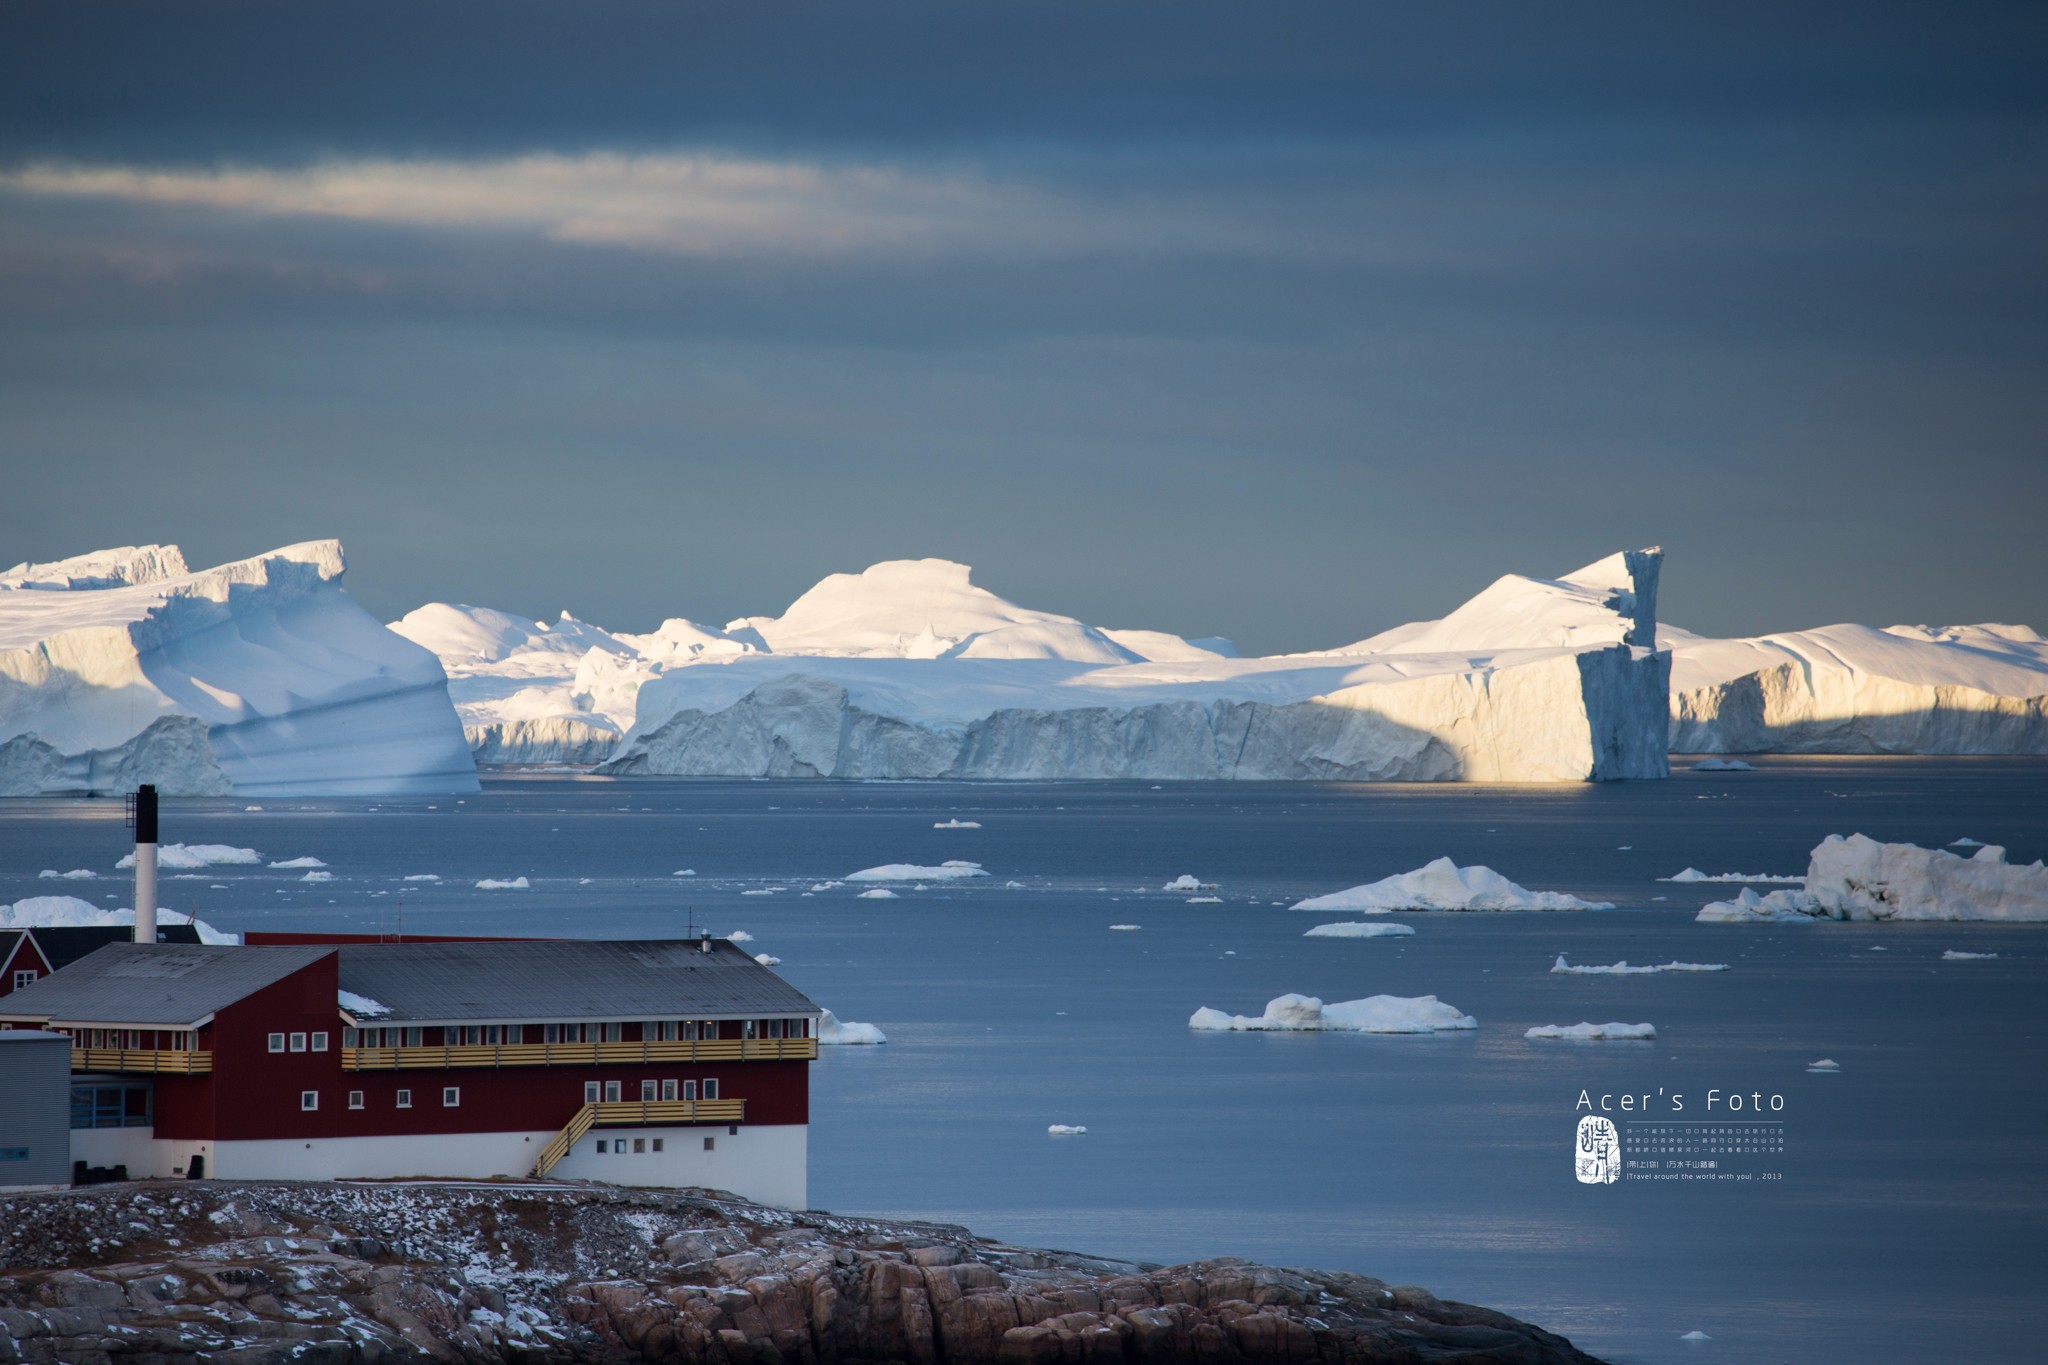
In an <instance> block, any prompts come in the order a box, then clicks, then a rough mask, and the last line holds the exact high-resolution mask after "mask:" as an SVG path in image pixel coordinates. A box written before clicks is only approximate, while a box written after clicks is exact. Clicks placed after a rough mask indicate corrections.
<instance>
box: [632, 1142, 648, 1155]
mask: <svg viewBox="0 0 2048 1365" xmlns="http://www.w3.org/2000/svg"><path fill="white" fill-rule="evenodd" d="M646 1153H647V1139H646V1138H634V1139H633V1155H634V1156H644V1155H646Z"/></svg>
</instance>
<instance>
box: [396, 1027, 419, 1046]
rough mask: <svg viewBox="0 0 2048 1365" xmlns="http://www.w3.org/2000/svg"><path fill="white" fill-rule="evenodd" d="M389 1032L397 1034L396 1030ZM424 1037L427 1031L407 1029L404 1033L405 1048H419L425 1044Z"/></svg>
mask: <svg viewBox="0 0 2048 1365" xmlns="http://www.w3.org/2000/svg"><path fill="white" fill-rule="evenodd" d="M391 1031H392V1032H394V1033H395V1032H397V1030H396V1029H393V1030H391ZM426 1037H427V1031H426V1030H425V1029H424V1028H409V1029H407V1030H406V1031H405V1046H407V1047H420V1046H422V1045H424V1043H425V1042H426Z"/></svg>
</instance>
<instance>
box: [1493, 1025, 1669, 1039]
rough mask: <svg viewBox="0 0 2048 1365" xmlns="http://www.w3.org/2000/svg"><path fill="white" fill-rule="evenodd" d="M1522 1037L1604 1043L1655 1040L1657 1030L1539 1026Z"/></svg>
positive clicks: (1631, 1027)
mask: <svg viewBox="0 0 2048 1365" xmlns="http://www.w3.org/2000/svg"><path fill="white" fill-rule="evenodd" d="M1522 1036H1523V1037H1524V1038H1569V1039H1574V1040H1578V1041H1581V1042H1602V1041H1624V1040H1633V1039H1644V1040H1647V1039H1653V1038H1655V1037H1656V1036H1657V1030H1656V1029H1655V1028H1653V1027H1652V1026H1651V1025H1649V1024H1539V1025H1537V1026H1536V1027H1535V1028H1532V1029H1530V1030H1529V1031H1528V1032H1527V1033H1524V1034H1523V1035H1522Z"/></svg>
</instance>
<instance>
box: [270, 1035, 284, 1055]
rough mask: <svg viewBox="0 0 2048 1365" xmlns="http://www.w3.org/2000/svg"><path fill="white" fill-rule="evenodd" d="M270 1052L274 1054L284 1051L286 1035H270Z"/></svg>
mask: <svg viewBox="0 0 2048 1365" xmlns="http://www.w3.org/2000/svg"><path fill="white" fill-rule="evenodd" d="M270 1050H271V1051H272V1052H282V1051H284V1035H283V1034H282V1033H273V1034H271V1035H270Z"/></svg>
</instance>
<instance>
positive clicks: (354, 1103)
mask: <svg viewBox="0 0 2048 1365" xmlns="http://www.w3.org/2000/svg"><path fill="white" fill-rule="evenodd" d="M348 1107H349V1108H351V1109H360V1108H362V1107H363V1092H362V1091H360V1090H351V1091H349V1092H348Z"/></svg>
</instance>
